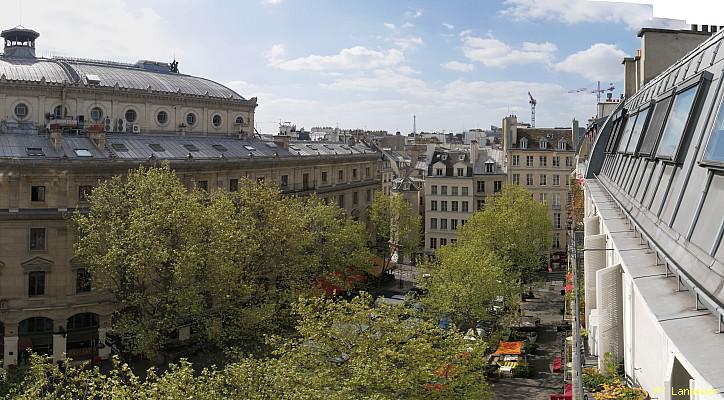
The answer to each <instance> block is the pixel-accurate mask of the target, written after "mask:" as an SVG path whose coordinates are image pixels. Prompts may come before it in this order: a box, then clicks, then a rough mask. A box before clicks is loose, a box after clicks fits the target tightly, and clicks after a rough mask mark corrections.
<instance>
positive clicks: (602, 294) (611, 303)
mask: <svg viewBox="0 0 724 400" xmlns="http://www.w3.org/2000/svg"><path fill="white" fill-rule="evenodd" d="M621 273H622V269H621V265H620V264H616V265H614V266H612V267H608V268H604V269H602V270H599V271H598V272H596V297H597V302H598V308H597V309H598V325H599V328H598V354H599V357H598V368H599V370H603V368H604V357H603V355H604V354H606V353H609V352H610V353H611V354H612V355H613V359H614V360H616V361H617V362H620V361H622V360H623V284H622V279H621V278H622V277H621Z"/></svg>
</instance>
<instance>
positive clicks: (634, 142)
mask: <svg viewBox="0 0 724 400" xmlns="http://www.w3.org/2000/svg"><path fill="white" fill-rule="evenodd" d="M649 110H650V108H647V109H645V110H643V111H641V112H639V115H638V117H636V123H635V124H634V126H633V130H632V131H631V138H630V139H629V141H628V146H626V153H627V154H635V153H636V150H638V147H639V139H641V132H642V131H643V129H644V124H645V123H646V119H647V117H648V116H649Z"/></svg>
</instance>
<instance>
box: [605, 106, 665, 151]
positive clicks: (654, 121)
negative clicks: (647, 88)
mask: <svg viewBox="0 0 724 400" xmlns="http://www.w3.org/2000/svg"><path fill="white" fill-rule="evenodd" d="M673 99H674V97H673V96H669V97H667V98H665V99H663V100H661V101H659V102H658V103H656V105H655V106H654V113H653V114H652V115H651V118H650V121H649V126H648V127H647V128H646V134H645V135H644V139H643V140H642V141H641V147H640V148H639V152H638V153H639V154H641V155H645V156H650V155H651V152H652V151H653V150H654V148H655V147H656V142H657V141H658V140H659V135H660V134H661V128H662V127H663V126H664V120H665V119H666V113H667V112H669V106H670V105H671V101H672V100H673ZM612 134H613V133H612Z"/></svg>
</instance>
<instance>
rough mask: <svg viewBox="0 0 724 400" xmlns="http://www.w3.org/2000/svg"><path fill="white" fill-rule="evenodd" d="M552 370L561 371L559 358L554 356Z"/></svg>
mask: <svg viewBox="0 0 724 400" xmlns="http://www.w3.org/2000/svg"><path fill="white" fill-rule="evenodd" d="M553 372H563V370H562V369H561V358H560V357H556V358H554V359H553Z"/></svg>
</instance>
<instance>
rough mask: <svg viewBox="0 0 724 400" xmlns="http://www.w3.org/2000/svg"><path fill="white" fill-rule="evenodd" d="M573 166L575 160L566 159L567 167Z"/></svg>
mask: <svg viewBox="0 0 724 400" xmlns="http://www.w3.org/2000/svg"><path fill="white" fill-rule="evenodd" d="M572 166H573V159H572V158H571V157H566V167H568V168H570V167H572Z"/></svg>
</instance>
